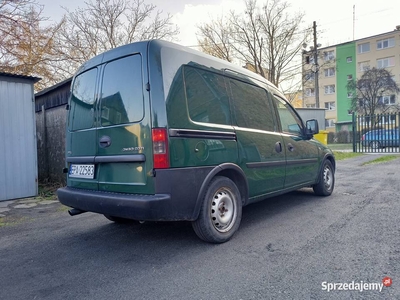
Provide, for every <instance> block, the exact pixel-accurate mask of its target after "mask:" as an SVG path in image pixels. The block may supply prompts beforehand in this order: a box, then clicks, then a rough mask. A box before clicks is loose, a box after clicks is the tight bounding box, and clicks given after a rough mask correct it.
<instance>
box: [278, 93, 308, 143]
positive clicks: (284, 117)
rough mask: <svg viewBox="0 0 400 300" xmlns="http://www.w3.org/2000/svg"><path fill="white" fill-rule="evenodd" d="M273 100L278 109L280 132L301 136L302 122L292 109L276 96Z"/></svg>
mask: <svg viewBox="0 0 400 300" xmlns="http://www.w3.org/2000/svg"><path fill="white" fill-rule="evenodd" d="M273 98H274V101H275V104H276V106H277V109H278V115H279V119H280V121H281V126H282V131H283V132H285V133H289V134H295V135H302V128H303V125H302V121H301V120H300V119H299V117H298V116H297V114H296V113H295V111H294V110H293V108H292V107H290V105H288V103H286V102H285V101H284V100H282V99H280V98H279V97H278V96H276V95H274V96H273Z"/></svg>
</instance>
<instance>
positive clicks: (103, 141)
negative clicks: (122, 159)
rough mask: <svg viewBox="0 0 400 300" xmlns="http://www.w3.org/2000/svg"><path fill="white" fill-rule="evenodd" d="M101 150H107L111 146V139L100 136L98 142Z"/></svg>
mask: <svg viewBox="0 0 400 300" xmlns="http://www.w3.org/2000/svg"><path fill="white" fill-rule="evenodd" d="M99 144H100V147H101V148H107V147H110V146H111V138H110V137H109V136H106V135H105V136H102V137H101V138H100V141H99Z"/></svg>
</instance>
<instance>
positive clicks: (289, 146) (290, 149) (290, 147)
mask: <svg viewBox="0 0 400 300" xmlns="http://www.w3.org/2000/svg"><path fill="white" fill-rule="evenodd" d="M287 148H288V150H289V151H290V152H293V151H294V146H293V145H292V144H291V143H289V144H287Z"/></svg>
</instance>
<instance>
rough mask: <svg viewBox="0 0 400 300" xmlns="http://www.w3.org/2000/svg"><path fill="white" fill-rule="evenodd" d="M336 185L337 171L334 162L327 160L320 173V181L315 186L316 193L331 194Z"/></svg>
mask: <svg viewBox="0 0 400 300" xmlns="http://www.w3.org/2000/svg"><path fill="white" fill-rule="evenodd" d="M334 186H335V172H334V170H333V166H332V163H331V162H330V161H329V160H327V159H326V160H325V161H324V163H323V166H322V169H321V172H320V175H319V182H318V183H317V184H316V185H314V186H313V189H314V193H315V194H317V195H318V196H329V195H330V194H332V192H333V188H334Z"/></svg>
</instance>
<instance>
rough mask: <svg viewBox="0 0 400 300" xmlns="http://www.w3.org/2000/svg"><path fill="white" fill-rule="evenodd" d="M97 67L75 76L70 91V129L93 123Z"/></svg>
mask: <svg viewBox="0 0 400 300" xmlns="http://www.w3.org/2000/svg"><path fill="white" fill-rule="evenodd" d="M96 77H97V69H96V68H95V69H91V70H89V71H86V72H84V73H82V74H80V75H78V76H76V78H75V80H74V83H73V87H72V93H71V103H70V105H71V108H70V110H71V111H70V114H69V120H68V124H69V128H70V130H72V131H75V130H80V129H88V128H92V127H93V125H94V116H95V113H94V102H95V89H96Z"/></svg>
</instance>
